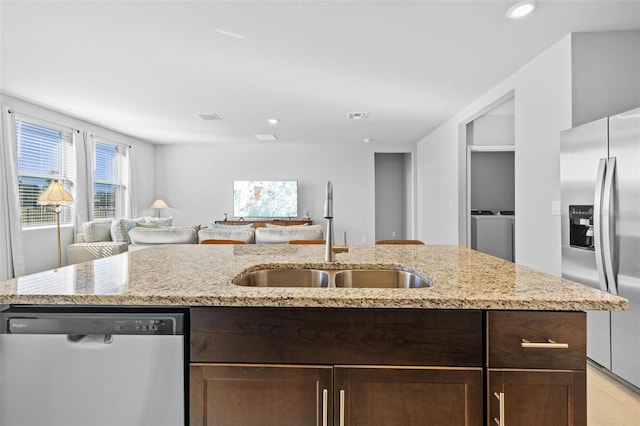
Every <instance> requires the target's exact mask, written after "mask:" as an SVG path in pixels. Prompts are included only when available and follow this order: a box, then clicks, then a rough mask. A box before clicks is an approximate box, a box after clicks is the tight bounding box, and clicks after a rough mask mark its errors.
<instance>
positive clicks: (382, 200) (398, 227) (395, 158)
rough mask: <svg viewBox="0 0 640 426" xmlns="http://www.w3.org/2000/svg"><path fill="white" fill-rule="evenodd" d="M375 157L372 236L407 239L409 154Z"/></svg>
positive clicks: (389, 154)
mask: <svg viewBox="0 0 640 426" xmlns="http://www.w3.org/2000/svg"><path fill="white" fill-rule="evenodd" d="M374 157H375V209H376V210H375V223H376V229H375V239H376V241H378V240H404V239H408V238H409V237H408V234H409V231H408V229H409V224H410V223H411V215H410V210H411V209H410V207H409V204H410V200H411V194H410V191H411V153H386V152H385V153H380V152H376V153H375V154H374Z"/></svg>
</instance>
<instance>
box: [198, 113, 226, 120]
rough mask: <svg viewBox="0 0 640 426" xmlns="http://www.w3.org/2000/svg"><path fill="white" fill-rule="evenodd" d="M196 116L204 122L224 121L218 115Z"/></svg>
mask: <svg viewBox="0 0 640 426" xmlns="http://www.w3.org/2000/svg"><path fill="white" fill-rule="evenodd" d="M196 115H197V116H198V117H200V118H201V119H203V120H222V117H220V116H219V115H218V114H196Z"/></svg>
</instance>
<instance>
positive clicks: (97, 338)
mask: <svg viewBox="0 0 640 426" xmlns="http://www.w3.org/2000/svg"><path fill="white" fill-rule="evenodd" d="M67 341H68V342H69V343H76V344H91V343H94V344H95V343H103V344H105V345H110V344H111V343H113V335H112V334H67Z"/></svg>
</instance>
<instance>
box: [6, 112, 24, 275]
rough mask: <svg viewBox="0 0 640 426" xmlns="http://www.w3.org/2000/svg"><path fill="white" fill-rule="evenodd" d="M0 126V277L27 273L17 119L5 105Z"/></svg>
mask: <svg viewBox="0 0 640 426" xmlns="http://www.w3.org/2000/svg"><path fill="white" fill-rule="evenodd" d="M1 123H2V127H1V129H0V280H8V279H10V278H15V277H19V276H21V275H24V272H25V263H24V250H23V243H22V224H21V223H22V222H21V220H20V195H19V188H18V161H17V154H16V143H15V136H16V132H15V120H14V117H13V114H12V112H11V111H10V110H9V108H7V107H5V106H2V120H1Z"/></svg>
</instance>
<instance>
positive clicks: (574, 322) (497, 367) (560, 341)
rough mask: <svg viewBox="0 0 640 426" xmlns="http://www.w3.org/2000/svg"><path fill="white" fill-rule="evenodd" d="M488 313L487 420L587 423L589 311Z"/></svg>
mask: <svg viewBox="0 0 640 426" xmlns="http://www.w3.org/2000/svg"><path fill="white" fill-rule="evenodd" d="M487 317H488V318H487V326H488V333H487V337H488V343H487V348H488V369H487V370H488V380H487V383H488V385H487V405H488V409H487V413H488V414H487V415H488V419H487V424H497V425H509V426H518V425H523V426H524V425H526V426H535V425H540V426H556V425H557V426H568V425H574V426H586V424H587V420H586V352H585V350H586V349H585V347H586V339H585V330H586V322H585V321H586V318H585V314H584V313H583V312H509V311H500V312H496V311H491V312H488V313H487Z"/></svg>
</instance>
